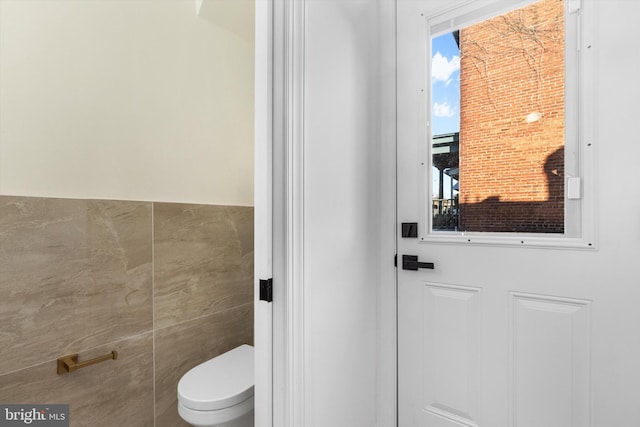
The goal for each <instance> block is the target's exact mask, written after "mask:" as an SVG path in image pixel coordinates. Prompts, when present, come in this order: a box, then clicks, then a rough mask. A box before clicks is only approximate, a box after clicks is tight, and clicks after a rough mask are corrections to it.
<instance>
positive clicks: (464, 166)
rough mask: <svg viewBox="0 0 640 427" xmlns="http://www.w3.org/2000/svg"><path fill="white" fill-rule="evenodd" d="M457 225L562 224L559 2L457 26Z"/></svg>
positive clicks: (559, 228)
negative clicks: (458, 166)
mask: <svg viewBox="0 0 640 427" xmlns="http://www.w3.org/2000/svg"><path fill="white" fill-rule="evenodd" d="M460 58H461V59H460V160H459V161H460V183H459V186H460V190H459V191H460V196H459V206H460V217H459V229H460V230H462V231H507V232H508V231H511V232H536V233H541V232H544V233H562V232H563V230H564V123H565V120H564V1H563V0H541V1H539V2H537V3H535V4H533V5H531V6H528V7H526V8H523V9H519V10H516V11H513V12H511V13H508V14H505V15H502V16H498V17H496V18H493V19H490V20H487V21H484V22H481V23H479V24H476V25H473V26H470V27H467V28H464V29H462V30H460Z"/></svg>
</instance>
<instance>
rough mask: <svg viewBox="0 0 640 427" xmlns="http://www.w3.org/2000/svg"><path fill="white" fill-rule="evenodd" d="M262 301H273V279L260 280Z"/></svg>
mask: <svg viewBox="0 0 640 427" xmlns="http://www.w3.org/2000/svg"><path fill="white" fill-rule="evenodd" d="M260 301H266V302H272V301H273V279H272V278H270V279H260Z"/></svg>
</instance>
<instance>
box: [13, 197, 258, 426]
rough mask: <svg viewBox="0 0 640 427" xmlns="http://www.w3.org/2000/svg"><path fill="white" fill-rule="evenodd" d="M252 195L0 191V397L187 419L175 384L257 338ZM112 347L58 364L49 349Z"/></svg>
mask: <svg viewBox="0 0 640 427" xmlns="http://www.w3.org/2000/svg"><path fill="white" fill-rule="evenodd" d="M252 283H253V208H250V207H237V206H209V205H188V204H172V203H149V202H129V201H98V200H71V199H43V198H27V197H13V196H0V360H3V363H2V364H1V365H0V403H69V404H70V405H71V425H72V426H96V427H100V426H106V427H110V426H114V425H121V426H132V427H135V426H141V427H152V426H156V427H165V426H185V425H186V424H185V423H183V422H182V421H181V420H180V418H179V416H178V415H177V410H176V385H177V382H178V380H179V378H180V377H181V376H182V375H183V374H184V373H185V372H186V371H187V370H189V369H190V368H192V367H193V366H195V365H197V364H198V363H201V362H203V361H205V360H207V359H209V358H211V357H214V356H216V355H218V354H220V353H222V352H224V351H227V350H229V349H231V348H233V347H235V346H237V345H240V344H243V343H249V344H251V343H252V342H253V286H252ZM111 350H117V351H118V352H119V357H118V359H117V360H115V361H111V360H109V361H106V362H103V363H101V364H98V365H94V366H90V367H87V368H84V369H81V370H79V371H77V372H74V373H72V374H65V375H57V374H56V358H57V357H59V356H63V355H66V354H70V353H79V355H80V356H79V357H80V360H85V359H89V358H92V357H95V356H99V355H101V354H105V353H108V352H110V351H111Z"/></svg>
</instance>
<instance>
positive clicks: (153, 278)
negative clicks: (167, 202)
mask: <svg viewBox="0 0 640 427" xmlns="http://www.w3.org/2000/svg"><path fill="white" fill-rule="evenodd" d="M154 208H155V203H153V202H151V343H152V344H151V366H152V368H151V369H152V370H153V426H154V427H156V423H157V421H156V304H155V303H156V252H155V251H156V242H155V238H156V236H155V227H154V219H155V209H154Z"/></svg>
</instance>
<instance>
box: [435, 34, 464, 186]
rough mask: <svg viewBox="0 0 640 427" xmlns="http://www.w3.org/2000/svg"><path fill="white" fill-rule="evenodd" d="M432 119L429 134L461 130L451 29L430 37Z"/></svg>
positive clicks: (447, 180) (457, 52) (457, 58)
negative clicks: (445, 32)
mask: <svg viewBox="0 0 640 427" xmlns="http://www.w3.org/2000/svg"><path fill="white" fill-rule="evenodd" d="M431 43H432V44H431V52H432V57H431V96H432V100H431V102H432V104H431V107H432V108H431V123H432V130H431V131H432V135H440V134H443V133H452V132H458V131H459V130H460V49H458V45H457V44H456V41H455V39H454V38H453V34H452V33H447V34H443V35H441V36H438V37H436V38H433V39H432V41H431ZM432 169H433V186H432V188H433V192H434V193H436V192H437V188H438V180H439V173H438V170H437V169H436V168H432ZM451 185H452V183H451V179H450V178H449V177H448V176H446V175H445V177H444V197H445V198H449V197H451Z"/></svg>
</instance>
